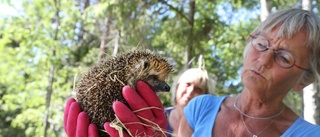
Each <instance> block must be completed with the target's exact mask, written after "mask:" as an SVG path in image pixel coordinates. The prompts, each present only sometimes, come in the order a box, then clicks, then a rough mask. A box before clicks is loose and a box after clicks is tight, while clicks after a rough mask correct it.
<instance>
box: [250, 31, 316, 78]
mask: <svg viewBox="0 0 320 137" xmlns="http://www.w3.org/2000/svg"><path fill="white" fill-rule="evenodd" d="M257 36H261V37H264V38H265V39H266V40H267V42H268V45H267V46H265V47H266V48H265V49H264V50H262V51H260V50H258V49H257V48H256V47H254V46H253V42H252V41H253V40H254V39H256V38H257ZM249 37H250V38H251V41H250V43H251V46H252V47H253V48H254V49H255V50H257V51H259V52H265V51H267V50H269V49H271V50H273V52H274V56H273V59H274V61H275V62H276V63H277V65H279V64H278V62H277V61H276V54H277V53H278V51H286V52H289V51H287V50H276V49H274V48H272V47H271V46H270V41H269V39H268V38H266V37H265V36H263V35H260V34H259V33H258V34H255V35H252V34H250V35H249ZM289 53H290V52H289ZM290 54H291V53H290ZM291 56H292V55H291ZM292 58H293V64H292V65H291V66H289V67H283V66H281V65H279V66H280V67H282V68H285V69H289V68H292V67H293V66H295V67H296V68H299V69H302V70H305V71H308V72H311V70H310V69H306V68H304V67H301V66H299V65H297V64H296V63H295V62H296V60H295V58H294V57H293V56H292Z"/></svg>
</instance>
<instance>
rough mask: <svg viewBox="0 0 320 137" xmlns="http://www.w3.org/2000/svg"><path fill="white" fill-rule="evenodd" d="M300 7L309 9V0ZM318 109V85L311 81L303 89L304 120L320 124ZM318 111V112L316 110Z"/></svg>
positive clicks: (319, 103)
mask: <svg viewBox="0 0 320 137" xmlns="http://www.w3.org/2000/svg"><path fill="white" fill-rule="evenodd" d="M302 9H304V10H309V11H310V10H312V9H311V0H302ZM319 109H320V93H319V85H317V84H316V83H313V84H311V85H309V86H307V87H306V88H304V89H303V117H304V119H305V120H307V121H309V122H311V123H313V124H320V118H319V111H320V110H319ZM317 111H318V112H317Z"/></svg>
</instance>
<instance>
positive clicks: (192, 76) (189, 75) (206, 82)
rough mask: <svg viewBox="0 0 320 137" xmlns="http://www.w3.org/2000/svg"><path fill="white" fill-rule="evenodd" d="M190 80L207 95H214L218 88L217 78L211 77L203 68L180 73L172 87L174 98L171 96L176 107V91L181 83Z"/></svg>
mask: <svg viewBox="0 0 320 137" xmlns="http://www.w3.org/2000/svg"><path fill="white" fill-rule="evenodd" d="M184 79H188V80H190V81H192V82H195V83H197V84H199V85H200V88H201V89H203V90H204V93H205V94H214V92H215V87H216V78H215V76H214V75H211V76H210V75H209V74H208V72H207V71H206V70H205V69H203V68H191V69H188V70H186V71H184V72H183V73H181V72H180V74H179V75H178V77H177V78H176V80H175V82H174V84H173V85H174V86H173V87H172V92H171V93H172V96H171V103H172V104H173V105H176V103H177V100H176V91H177V88H178V85H179V83H180V82H181V81H182V80H184Z"/></svg>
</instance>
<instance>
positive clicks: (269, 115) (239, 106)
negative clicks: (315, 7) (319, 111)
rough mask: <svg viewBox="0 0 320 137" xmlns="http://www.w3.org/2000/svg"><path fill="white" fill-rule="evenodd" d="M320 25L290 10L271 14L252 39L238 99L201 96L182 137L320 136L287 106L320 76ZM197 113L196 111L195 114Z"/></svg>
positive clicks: (188, 115) (317, 129)
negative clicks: (289, 96)
mask: <svg viewBox="0 0 320 137" xmlns="http://www.w3.org/2000/svg"><path fill="white" fill-rule="evenodd" d="M319 73H320V20H319V17H317V16H316V15H314V14H313V13H311V12H309V11H304V10H300V9H289V10H284V11H279V12H277V13H274V14H272V15H270V16H269V17H268V18H267V19H266V20H265V21H264V22H262V23H261V24H260V25H259V26H258V27H257V28H256V29H255V30H254V31H253V32H252V33H251V34H250V36H249V40H248V43H247V46H246V48H245V51H244V64H243V69H242V73H241V79H242V83H243V86H244V88H243V90H242V92H241V93H240V94H239V95H238V96H236V97H227V96H226V97H215V96H207V95H206V96H201V97H198V98H195V99H194V100H192V101H190V103H189V104H188V105H187V106H186V108H185V109H184V114H185V115H184V117H183V118H182V120H181V121H182V122H181V123H180V127H181V128H180V130H179V136H214V137H226V136H232V137H246V136H248V137H249V136H252V137H277V136H282V137H319V136H320V127H319V126H316V125H312V124H310V123H308V122H307V121H305V120H303V119H302V118H301V117H299V116H298V115H297V114H295V113H294V112H293V111H292V110H291V109H290V108H289V107H288V106H286V105H285V104H284V103H283V99H284V98H285V96H286V95H287V93H288V92H289V91H290V90H295V91H298V92H299V91H301V90H302V89H303V88H304V87H306V86H307V85H309V84H311V83H312V82H314V81H316V82H317V83H319V80H320V77H319ZM194 110H197V111H194Z"/></svg>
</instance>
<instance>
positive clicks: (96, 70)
mask: <svg viewBox="0 0 320 137" xmlns="http://www.w3.org/2000/svg"><path fill="white" fill-rule="evenodd" d="M171 72H173V69H172V65H170V64H169V63H168V61H167V60H166V59H165V58H163V57H161V56H160V55H157V54H154V53H153V52H150V51H131V52H128V53H125V54H121V55H118V56H115V57H112V58H106V59H104V60H102V61H100V62H98V63H97V64H96V65H94V66H92V67H91V68H89V69H88V70H87V71H86V72H84V73H83V76H82V77H81V78H80V80H79V81H78V83H77V85H76V88H75V98H76V100H77V102H78V103H79V105H80V107H81V108H82V110H83V111H84V112H86V113H87V114H88V116H89V118H90V121H91V123H94V124H96V125H97V127H98V128H99V135H100V137H108V136H109V135H108V134H107V133H105V132H104V131H103V130H104V128H103V124H104V123H105V122H107V121H109V122H110V121H112V120H114V119H115V115H114V111H113V109H112V103H113V102H114V101H116V100H118V101H121V102H123V103H124V104H125V105H127V106H129V105H128V103H127V102H126V101H125V99H124V98H123V96H122V93H121V92H122V88H123V87H124V86H125V85H129V86H131V87H133V88H135V84H136V83H137V81H139V80H142V81H144V82H146V83H147V84H148V85H149V86H150V87H151V88H152V89H153V90H154V91H155V92H161V91H165V92H169V91H170V86H169V85H168V84H167V83H166V82H165V80H166V79H167V77H168V75H169V74H170V73H171ZM100 129H101V130H100Z"/></svg>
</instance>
